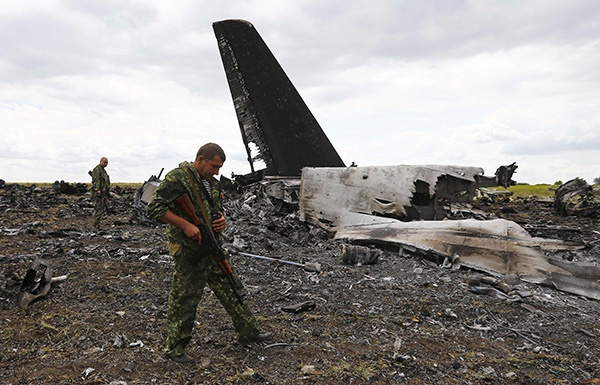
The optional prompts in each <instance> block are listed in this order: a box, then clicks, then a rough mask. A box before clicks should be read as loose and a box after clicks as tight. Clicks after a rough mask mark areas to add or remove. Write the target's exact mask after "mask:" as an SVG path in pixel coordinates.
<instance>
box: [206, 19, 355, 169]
mask: <svg viewBox="0 0 600 385" xmlns="http://www.w3.org/2000/svg"><path fill="white" fill-rule="evenodd" d="M213 30H214V32H215V36H216V38H217V41H218V44H219V50H220V53H221V59H222V60H223V67H224V69H225V74H226V76H227V82H228V83H229V90H230V91H231V96H232V98H233V104H234V107H235V112H236V114H237V118H238V122H239V125H240V131H241V134H242V139H243V141H244V145H245V147H246V152H247V154H248V161H249V162H250V168H251V170H252V172H255V171H257V170H255V169H254V163H255V162H256V161H263V162H264V163H265V165H266V173H267V175H277V176H299V175H300V170H301V169H302V168H303V167H345V165H344V162H343V161H342V159H341V158H340V156H339V155H338V153H337V151H336V150H335V148H334V147H333V145H332V144H331V142H330V141H329V139H328V138H327V136H326V135H325V133H324V132H323V130H322V129H321V126H320V125H319V123H318V122H317V120H316V119H315V117H314V116H313V114H312V113H311V112H310V110H309V109H308V107H307V106H306V104H305V103H304V101H303V100H302V97H301V96H300V94H299V93H298V91H297V90H296V88H295V87H294V85H293V84H292V82H291V81H290V79H289V78H288V77H287V75H286V73H285V72H284V71H283V68H281V66H280V65H279V63H278V62H277V59H275V56H274V55H273V54H272V53H271V51H270V50H269V48H268V47H267V45H266V44H265V42H264V41H263V39H262V38H261V37H260V35H259V34H258V32H257V31H256V29H255V28H254V26H253V25H252V24H250V23H249V22H247V21H244V20H223V21H218V22H215V23H213ZM254 147H255V148H254ZM253 151H256V152H257V154H253Z"/></svg>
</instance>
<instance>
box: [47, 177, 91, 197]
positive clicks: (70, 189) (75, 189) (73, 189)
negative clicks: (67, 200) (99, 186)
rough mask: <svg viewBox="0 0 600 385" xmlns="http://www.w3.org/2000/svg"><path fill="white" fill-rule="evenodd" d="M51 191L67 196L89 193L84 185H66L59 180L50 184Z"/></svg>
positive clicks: (66, 183)
mask: <svg viewBox="0 0 600 385" xmlns="http://www.w3.org/2000/svg"><path fill="white" fill-rule="evenodd" d="M52 190H54V191H56V192H59V193H61V194H67V195H80V194H85V193H87V192H88V191H89V189H88V186H87V185H86V184H85V183H68V182H65V181H64V180H61V181H60V182H59V181H54V183H52Z"/></svg>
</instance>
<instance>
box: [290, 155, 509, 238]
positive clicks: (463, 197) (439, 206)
mask: <svg viewBox="0 0 600 385" xmlns="http://www.w3.org/2000/svg"><path fill="white" fill-rule="evenodd" d="M501 167H502V166H501ZM511 175H512V174H511ZM498 183H499V182H498V180H497V178H496V177H485V176H484V175H483V169H482V168H480V167H462V166H443V165H431V166H410V165H397V166H372V167H346V168H340V167H338V168H333V167H319V168H314V167H305V168H304V169H303V170H302V177H301V188H300V209H301V219H302V220H304V221H307V222H312V223H314V224H318V225H324V226H326V227H329V226H343V225H345V224H348V223H354V222H352V218H351V217H350V218H348V215H347V214H348V213H364V214H372V215H378V216H382V217H389V218H395V219H398V220H401V221H410V220H441V219H444V218H445V217H446V213H445V206H447V205H448V204H449V203H469V202H471V201H472V199H473V197H474V196H475V192H476V190H477V189H478V188H479V187H490V186H497V185H498Z"/></svg>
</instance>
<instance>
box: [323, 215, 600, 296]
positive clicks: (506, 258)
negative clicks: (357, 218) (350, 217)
mask: <svg viewBox="0 0 600 385" xmlns="http://www.w3.org/2000/svg"><path fill="white" fill-rule="evenodd" d="M356 215H361V214H356ZM363 216H364V217H372V216H369V215H363ZM363 223H367V224H356V225H345V226H342V227H338V228H337V229H336V230H337V231H336V233H335V238H336V239H341V240H345V241H348V242H354V243H370V244H377V243H380V244H385V245H395V246H398V247H399V248H400V249H404V248H405V249H407V250H411V251H412V250H419V251H420V252H421V253H423V254H425V255H428V256H431V257H432V258H433V259H435V261H434V262H436V263H438V264H441V263H442V261H443V260H444V259H447V258H453V256H459V257H458V258H455V260H456V263H460V265H461V266H464V267H468V268H472V269H475V270H479V271H484V272H487V273H488V274H491V275H493V276H504V275H507V276H512V275H515V276H517V277H518V278H520V279H521V280H523V281H526V282H532V283H538V284H544V285H548V286H553V287H555V288H556V289H558V290H561V291H565V292H569V293H573V294H578V295H582V296H584V297H588V298H593V299H600V282H599V280H600V267H598V266H593V265H584V264H577V263H573V262H567V261H562V260H558V259H554V258H551V257H548V256H546V255H545V254H544V253H543V251H546V252H556V251H560V250H571V251H575V250H581V249H583V248H585V245H584V244H581V243H578V242H568V241H561V240H554V239H545V238H537V237H532V236H531V235H530V234H529V233H528V232H527V231H525V229H523V228H522V227H520V226H519V225H518V224H516V223H515V222H512V221H507V220H504V219H493V220H488V221H479V220H475V219H464V220H455V221H453V220H449V221H413V222H401V221H397V220H392V219H387V222H384V221H379V223H370V224H369V223H368V218H367V219H365V220H364V221H363Z"/></svg>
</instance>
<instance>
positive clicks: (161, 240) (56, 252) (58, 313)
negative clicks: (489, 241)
mask: <svg viewBox="0 0 600 385" xmlns="http://www.w3.org/2000/svg"><path fill="white" fill-rule="evenodd" d="M134 192H135V190H133V189H131V190H126V189H125V190H118V191H116V193H117V194H118V195H119V197H117V198H113V199H112V200H111V203H110V206H111V210H112V214H111V215H110V217H109V218H108V220H106V221H105V222H104V223H105V224H106V226H105V228H104V229H103V230H102V231H100V232H94V231H92V228H91V223H92V221H91V211H92V205H91V202H90V200H89V198H88V195H87V194H85V193H77V194H64V193H59V192H57V191H55V190H53V189H52V188H36V187H35V186H19V185H15V184H8V185H6V186H5V187H4V188H1V189H0V215H1V218H2V220H1V225H0V379H1V380H0V382H1V383H2V384H112V385H117V384H121V385H123V384H130V385H132V384H344V385H347V384H367V383H368V384H396V383H398V384H403V383H406V384H586V383H600V379H599V378H600V344H599V343H598V336H600V320H599V309H600V307H599V303H598V301H594V300H589V299H586V298H582V297H578V296H575V295H571V294H567V293H563V292H559V291H557V290H555V289H553V288H550V287H543V286H539V285H534V284H528V283H523V282H509V284H511V285H513V286H514V287H515V288H517V289H520V290H521V291H522V292H527V293H529V294H530V295H529V296H526V297H524V299H523V300H522V301H514V302H513V301H508V300H505V299H499V298H495V297H492V296H488V295H481V294H475V293H473V292H471V291H470V290H469V286H468V285H467V283H466V282H467V280H469V279H470V278H473V277H478V276H481V275H482V274H481V273H480V272H477V271H473V270H467V269H460V270H451V269H446V268H443V267H441V266H437V265H435V264H433V263H431V262H428V261H427V260H425V259H424V258H422V257H421V256H417V255H410V254H403V255H399V253H398V250H394V249H385V250H384V249H380V250H382V254H381V256H380V258H379V261H378V262H377V263H376V264H372V265H362V266H358V265H346V264H344V263H343V262H342V258H341V242H340V241H337V240H332V239H330V238H329V237H328V235H327V233H325V232H324V231H323V230H321V229H318V228H315V227H312V226H310V225H308V224H306V223H302V222H300V221H299V220H298V213H297V212H296V211H295V210H293V208H290V207H286V206H281V205H279V204H277V203H276V202H271V201H270V200H269V199H268V198H265V197H264V196H262V195H260V194H258V193H256V192H252V191H249V192H247V193H246V194H242V195H235V194H230V196H228V208H227V215H228V219H229V228H228V230H227V232H226V235H227V239H228V241H230V242H234V241H235V243H236V244H242V245H244V250H245V251H247V252H249V253H255V254H261V255H267V256H271V257H283V258H284V259H286V260H291V261H297V262H301V263H305V262H319V263H320V264H321V265H322V271H321V272H320V273H315V272H307V271H305V270H304V269H302V268H301V267H297V266H291V265H285V264H282V263H276V262H269V261H265V260H259V259H254V258H250V257H245V256H233V257H232V265H233V267H234V269H236V271H237V272H238V273H239V275H240V276H241V278H242V280H243V281H244V283H245V285H246V289H247V291H248V293H247V300H248V302H249V304H250V307H251V308H252V309H253V310H254V311H255V313H256V315H257V316H258V318H259V320H260V321H261V323H262V328H263V330H265V331H269V332H272V333H273V338H272V340H271V341H268V342H264V343H259V344H253V345H245V344H240V343H238V342H237V341H236V339H235V334H234V332H233V328H232V326H231V322H230V320H229V319H228V316H227V314H226V313H225V311H224V310H223V309H222V307H221V306H220V305H219V303H218V301H217V300H216V298H215V297H214V295H212V293H211V292H210V291H206V292H205V297H204V298H203V300H202V302H201V304H200V306H199V309H198V315H197V322H196V325H195V334H194V338H193V340H192V342H191V344H190V349H189V354H190V355H191V356H193V357H195V358H196V363H194V364H192V365H181V364H177V363H173V362H170V361H167V360H165V359H164V358H163V354H162V350H163V341H164V335H165V333H164V332H165V311H166V302H167V295H168V291H169V287H170V281H171V269H172V261H171V258H170V257H169V256H168V253H167V249H166V243H165V242H166V241H165V234H164V228H163V226H162V225H140V224H134V223H132V222H131V218H132V202H133V194H134ZM475 206H476V207H477V208H479V209H481V210H484V211H486V212H488V213H494V214H496V215H497V216H499V217H503V218H506V219H510V220H514V221H516V222H517V223H519V224H520V225H521V226H523V227H525V228H526V229H527V230H528V231H529V232H530V233H531V234H532V235H534V236H539V237H544V238H554V239H565V240H577V241H583V242H585V243H586V245H587V247H586V249H585V250H583V251H580V252H578V253H571V254H568V255H563V256H562V257H564V258H567V259H572V260H574V261H586V262H593V263H595V264H598V262H599V261H598V260H599V258H600V253H599V252H600V235H599V234H600V233H599V229H600V226H599V224H600V220H599V219H598V218H577V217H560V216H557V215H556V214H555V213H554V211H553V209H552V204H551V202H545V201H543V200H539V199H535V198H528V199H514V200H511V201H502V202H496V203H491V204H483V203H476V204H475ZM40 258H41V259H44V260H46V261H47V262H48V263H49V264H50V265H51V267H52V272H53V276H60V275H67V276H68V278H67V279H66V281H64V282H62V283H61V284H59V285H53V287H52V288H51V290H50V292H49V293H48V294H47V295H46V296H45V297H43V298H41V299H39V300H38V301H35V302H33V303H31V304H29V306H27V308H26V309H22V308H20V307H19V306H18V301H17V298H18V294H19V289H20V284H21V282H22V280H23V277H24V276H25V273H26V272H27V269H28V267H29V264H30V262H31V261H33V260H36V259H40ZM302 303H307V304H309V305H310V306H308V307H307V308H306V309H301V310H299V311H298V312H286V311H283V310H282V308H284V307H286V306H291V305H298V304H302ZM313 305H314V307H313Z"/></svg>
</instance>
